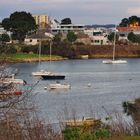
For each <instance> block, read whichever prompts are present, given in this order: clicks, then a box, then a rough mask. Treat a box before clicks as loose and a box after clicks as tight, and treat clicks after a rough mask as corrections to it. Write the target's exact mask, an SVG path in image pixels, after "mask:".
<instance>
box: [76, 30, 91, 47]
mask: <svg viewBox="0 0 140 140" xmlns="http://www.w3.org/2000/svg"><path fill="white" fill-rule="evenodd" d="M75 42H76V43H82V44H84V45H90V44H91V39H90V38H89V36H88V35H86V34H84V33H79V34H77V39H76V41H75Z"/></svg>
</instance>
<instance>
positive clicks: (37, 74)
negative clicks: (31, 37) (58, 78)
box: [32, 40, 50, 76]
mask: <svg viewBox="0 0 140 140" xmlns="http://www.w3.org/2000/svg"><path fill="white" fill-rule="evenodd" d="M40 56H41V40H40V41H39V67H40ZM48 74H50V72H49V71H45V70H40V71H36V72H32V75H33V76H42V75H48Z"/></svg>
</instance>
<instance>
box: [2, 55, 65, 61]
mask: <svg viewBox="0 0 140 140" xmlns="http://www.w3.org/2000/svg"><path fill="white" fill-rule="evenodd" d="M65 59H66V58H64V57H61V56H55V55H52V56H51V60H52V61H59V60H65ZM49 60H50V56H49V55H41V56H40V61H49ZM38 61H39V57H38V54H28V53H15V54H2V55H0V62H6V63H24V62H29V63H30V62H38Z"/></svg>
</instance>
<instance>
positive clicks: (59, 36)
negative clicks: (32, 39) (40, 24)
mask: <svg viewBox="0 0 140 140" xmlns="http://www.w3.org/2000/svg"><path fill="white" fill-rule="evenodd" d="M61 38H62V34H61V33H58V34H56V35H55V37H54V38H53V42H54V43H59V42H61Z"/></svg>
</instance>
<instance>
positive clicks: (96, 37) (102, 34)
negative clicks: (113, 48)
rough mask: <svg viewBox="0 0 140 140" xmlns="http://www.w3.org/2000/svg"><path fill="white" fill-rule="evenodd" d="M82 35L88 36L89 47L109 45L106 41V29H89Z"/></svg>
mask: <svg viewBox="0 0 140 140" xmlns="http://www.w3.org/2000/svg"><path fill="white" fill-rule="evenodd" d="M84 33H85V34H87V35H88V36H89V38H90V39H91V45H108V44H110V42H109V40H108V34H109V32H108V30H106V29H101V28H97V29H94V28H90V29H85V30H84Z"/></svg>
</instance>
